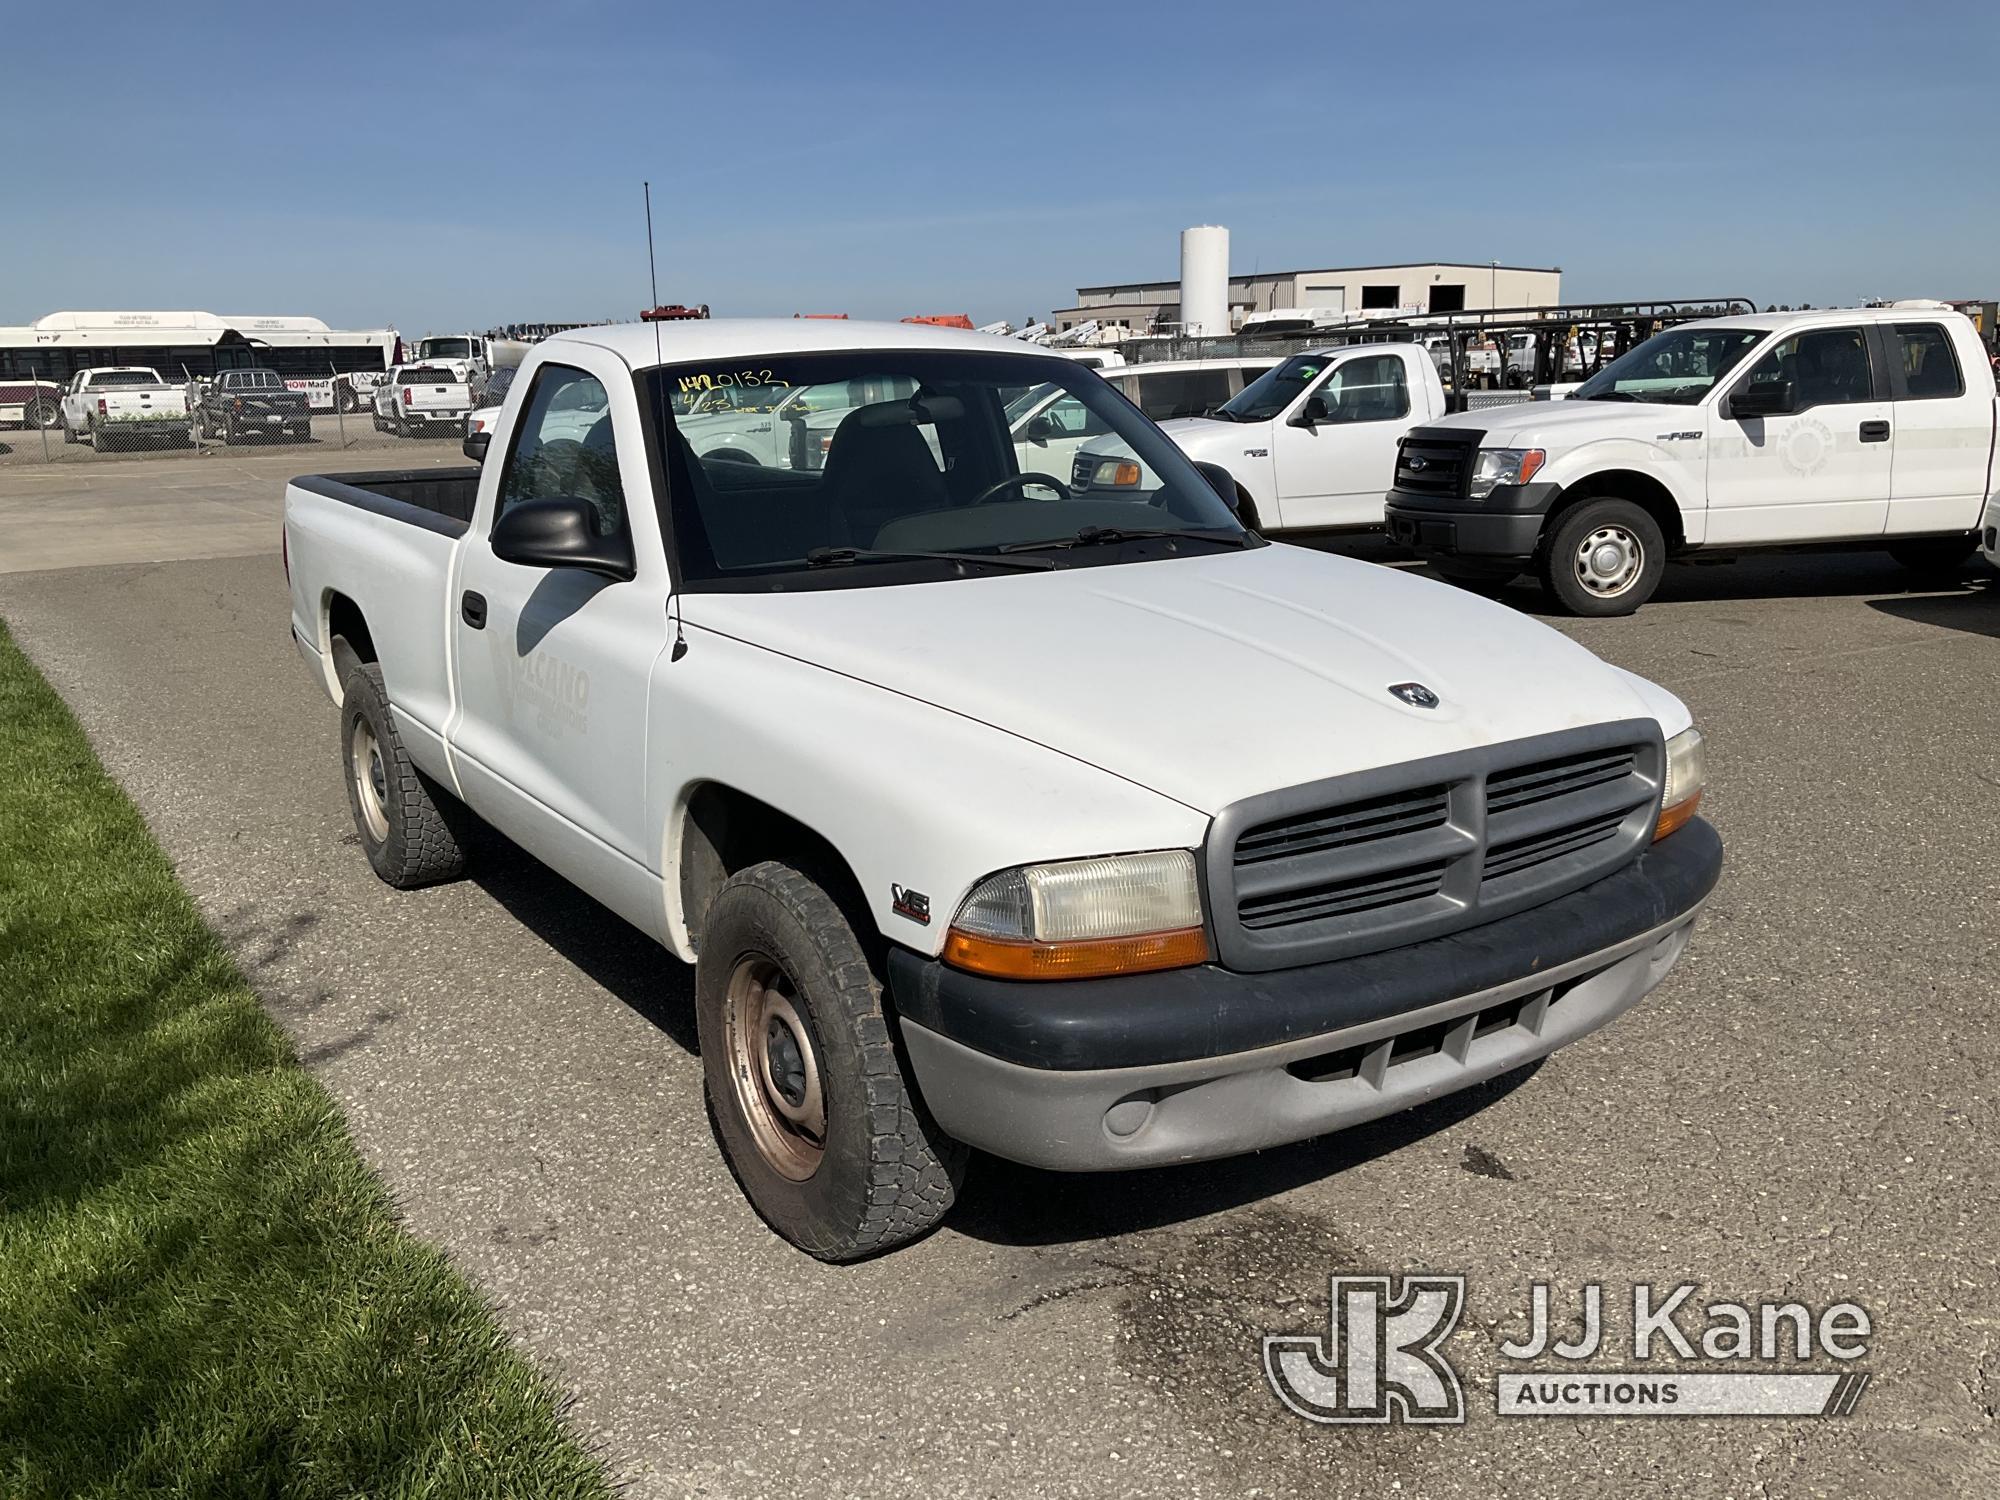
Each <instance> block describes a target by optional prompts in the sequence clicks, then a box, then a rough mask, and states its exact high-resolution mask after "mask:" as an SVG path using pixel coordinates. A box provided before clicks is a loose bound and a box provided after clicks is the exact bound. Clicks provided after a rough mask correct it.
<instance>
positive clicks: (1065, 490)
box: [972, 469, 1076, 505]
mask: <svg viewBox="0 0 2000 1500" xmlns="http://www.w3.org/2000/svg"><path fill="white" fill-rule="evenodd" d="M1030 484H1041V485H1047V486H1048V487H1049V488H1050V489H1052V490H1054V491H1055V492H1056V493H1057V494H1058V495H1060V496H1062V497H1063V499H1065V500H1074V499H1075V498H1076V493H1075V491H1073V490H1072V489H1070V487H1069V486H1068V485H1066V484H1064V483H1063V482H1062V481H1061V480H1060V479H1058V478H1056V476H1055V475H1053V474H1044V473H1042V472H1041V471H1040V470H1039V469H1024V470H1022V472H1020V473H1019V474H1009V475H1008V476H1007V477H1006V478H1005V479H1002V480H1000V481H999V482H998V483H996V484H989V485H987V486H986V488H985V489H983V490H981V491H980V492H979V493H978V494H977V495H975V496H974V497H973V500H972V503H973V504H974V505H984V504H986V502H987V501H989V500H991V499H992V498H993V497H994V496H995V495H1004V494H1006V493H1007V491H1009V490H1018V489H1021V488H1023V487H1025V486H1027V485H1030Z"/></svg>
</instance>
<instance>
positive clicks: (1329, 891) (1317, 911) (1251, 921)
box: [1237, 860, 1445, 931]
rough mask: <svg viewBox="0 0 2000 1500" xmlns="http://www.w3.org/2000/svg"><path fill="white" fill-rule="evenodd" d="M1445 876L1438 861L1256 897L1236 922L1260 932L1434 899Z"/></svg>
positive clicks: (1247, 903) (1238, 911)
mask: <svg viewBox="0 0 2000 1500" xmlns="http://www.w3.org/2000/svg"><path fill="white" fill-rule="evenodd" d="M1444 872H1445V862H1444V861H1443V860H1435V861H1433V862H1432V863H1430V864H1427V865H1422V866H1419V867H1417V868H1415V869H1402V870H1392V871H1389V872H1387V873H1386V874H1381V875H1361V876H1354V877H1351V878H1349V879H1346V880H1335V881H1329V882H1327V883H1326V884H1325V885H1321V886H1315V887H1311V888H1308V889H1305V890H1299V891H1287V892H1285V893H1283V894H1281V895H1276V896H1263V897H1255V898H1252V899H1250V900H1247V901H1245V902H1243V904H1242V905H1241V906H1239V907H1238V908H1237V919H1238V920H1239V921H1241V922H1242V924H1243V925H1244V926H1245V927H1248V928H1250V929H1252V930H1253V931H1260V930H1263V929H1266V928H1272V927H1286V926H1290V925H1291V924H1293V923H1296V922H1313V921H1321V920H1324V919H1326V918H1328V917H1340V916H1351V915H1355V914H1358V913H1361V912H1368V911H1375V910H1378V909H1380V908H1382V907H1386V906H1394V905H1397V904H1398V903H1400V902H1404V901H1417V900H1421V899H1422V898H1424V897H1425V896H1435V895H1436V894H1437V892H1438V887H1439V886H1440V885H1442V884H1443V883H1444Z"/></svg>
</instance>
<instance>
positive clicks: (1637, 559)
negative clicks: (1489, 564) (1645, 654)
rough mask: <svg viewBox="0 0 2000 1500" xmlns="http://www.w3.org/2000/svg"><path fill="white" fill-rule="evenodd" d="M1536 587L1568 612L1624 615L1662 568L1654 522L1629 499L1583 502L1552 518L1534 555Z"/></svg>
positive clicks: (1662, 544)
mask: <svg viewBox="0 0 2000 1500" xmlns="http://www.w3.org/2000/svg"><path fill="white" fill-rule="evenodd" d="M1538 561H1539V565H1540V571H1541V575H1542V585H1543V587H1545V588H1546V589H1547V590H1548V591H1549V592H1550V593H1551V594H1552V595H1554V596H1555V599H1556V602H1557V603H1558V604H1560V605H1561V606H1562V607H1563V608H1564V609H1565V610H1567V611H1568V612H1569V613H1570V614H1573V615H1587V616H1607V615H1629V614H1631V613H1632V611H1633V610H1635V609H1637V608H1638V607H1639V606H1640V605H1642V604H1644V603H1645V602H1646V601H1647V600H1648V599H1650V598H1652V597H1653V591H1654V590H1655V589H1657V588H1658V587H1659V586H1660V576H1661V575H1662V574H1663V573H1665V572H1666V568H1667V539H1666V536H1665V535H1664V534H1663V533H1662V532H1661V530H1660V523H1659V522H1658V521H1655V520H1654V519H1653V518H1652V516H1650V515H1649V514H1647V513H1646V511H1645V510H1643V509H1641V508H1640V507H1639V506H1637V505H1634V504H1633V503H1632V502H1631V501H1630V500H1614V499H1611V498H1609V497H1607V498H1605V499H1602V500H1586V501H1584V502H1583V503H1582V504H1581V505H1579V506H1577V507H1575V508H1574V509H1572V510H1568V511H1565V512H1564V513H1563V514H1562V515H1561V516H1560V517H1558V518H1557V520H1556V523H1555V525H1554V526H1553V527H1551V528H1550V529H1549V531H1548V532H1547V533H1545V535H1544V537H1543V541H1542V549H1541V555H1540V557H1539V559H1538Z"/></svg>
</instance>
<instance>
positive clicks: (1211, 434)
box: [1160, 417, 1271, 463]
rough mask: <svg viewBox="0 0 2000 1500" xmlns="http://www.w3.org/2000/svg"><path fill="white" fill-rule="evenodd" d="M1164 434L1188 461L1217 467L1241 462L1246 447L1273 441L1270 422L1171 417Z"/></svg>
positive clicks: (1161, 425)
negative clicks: (1211, 464) (1195, 460)
mask: <svg viewBox="0 0 2000 1500" xmlns="http://www.w3.org/2000/svg"><path fill="white" fill-rule="evenodd" d="M1160 431H1162V432H1164V433H1165V434H1166V435H1167V436H1168V437H1170V438H1172V439H1173V440H1174V446H1175V447H1176V448H1178V449H1180V450H1181V452H1183V453H1185V454H1187V456H1188V457H1190V458H1197V459H1202V460H1204V461H1213V462H1215V463H1226V462H1227V461H1228V460H1229V459H1231V458H1240V457H1242V455H1243V449H1245V448H1246V447H1247V448H1263V447H1267V446H1268V445H1269V444H1270V441H1271V424H1270V423H1269V422H1224V421H1220V420H1218V419H1217V418H1215V417H1170V418H1168V419H1167V420H1166V421H1164V422H1162V423H1160Z"/></svg>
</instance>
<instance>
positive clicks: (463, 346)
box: [417, 339, 472, 359]
mask: <svg viewBox="0 0 2000 1500" xmlns="http://www.w3.org/2000/svg"><path fill="white" fill-rule="evenodd" d="M417 358H418V359H471V358H472V340H471V339H425V340H424V341H423V342H422V343H421V344H418V345H417Z"/></svg>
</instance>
